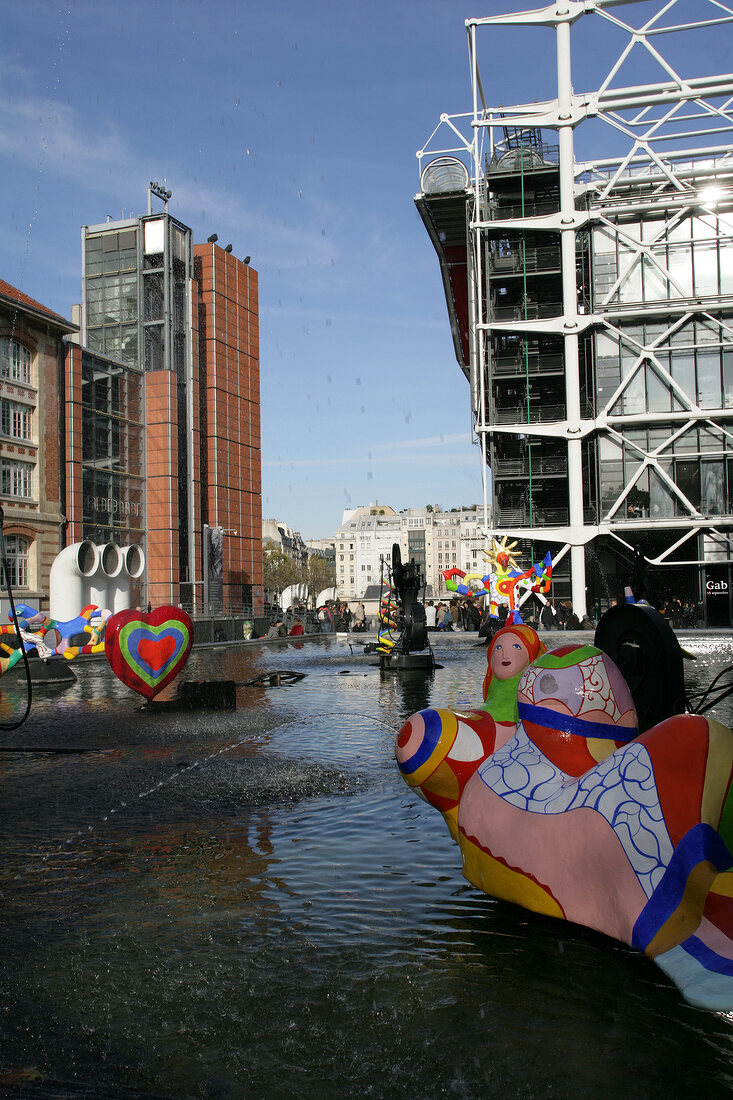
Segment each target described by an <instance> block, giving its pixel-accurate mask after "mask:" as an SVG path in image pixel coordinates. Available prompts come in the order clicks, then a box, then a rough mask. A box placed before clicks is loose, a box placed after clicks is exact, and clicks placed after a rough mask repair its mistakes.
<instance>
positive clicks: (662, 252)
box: [416, 0, 733, 615]
mask: <svg viewBox="0 0 733 1100" xmlns="http://www.w3.org/2000/svg"><path fill="white" fill-rule="evenodd" d="M652 6H653V7H654V11H653V12H652V14H651V15H650V14H649V12H650V4H649V3H648V2H647V3H640V2H637V0H559V2H558V3H556V4H552V5H548V6H547V7H545V8H541V9H537V10H533V11H524V12H515V13H509V14H505V15H496V16H490V17H487V18H482V19H469V20H467V21H466V30H467V36H468V53H469V65H470V74H471V88H472V109H471V111H469V112H466V113H463V114H458V115H451V116H448V115H442V116H441V119H440V122H439V124H438V126H437V127H436V129H435V130H434V131H433V133H432V134H431V136H430V138H429V139H428V142H427V143H426V145H425V146H424V147H423V148H422V149H421V150H420V151H419V152H418V154H417V156H418V162H419V166H420V169H421V189H420V192H419V194H418V195H417V196H416V202H417V204H418V208H419V209H420V212H421V214H422V216H423V219H424V221H425V224H426V226H427V227H428V230H429V232H430V234H431V237H432V239H433V243H434V244H435V247H436V250H437V251H438V253H439V255H440V257H441V267H442V269H443V276H444V284H445V287H446V296H447V298H448V304H449V309H450V311H451V319H452V322H453V328H454V341H455V344H456V352H457V356H458V358H459V362H461V365H462V367H463V369H464V371H465V373H466V374H467V377H468V378H469V381H470V393H471V410H472V417H473V423H474V429H475V433H476V437H477V441H478V443H479V445H480V448H481V453H482V457H483V459H484V468H486V466H487V465H488V466H489V467H490V468H491V470H492V478H491V496H492V504H493V511H492V517H491V530H492V531H496V530H499V531H502V530H503V531H509V530H511V531H512V533H513V534H515V535H517V536H519V537H531V536H534V537H536V538H537V537H541V538H542V540H543V541H548V542H554V543H555V544H556V545H559V546H560V547H562V553H563V555H564V554H565V553H567V552H568V550H569V554H570V561H571V566H570V576H571V584H572V602H573V606H574V608H575V610H576V612H577V613H578V614H579V615H581V614H584V613H585V610H586V576H585V547H586V545H587V544H588V543H590V542H591V541H592V540H593V539H595V538H596V537H597V536H598V535H602V534H605V535H608V536H611V537H612V538H614V539H616V540H618V541H619V542H620V543H623V544H624V545H626V546H633V544H634V542H635V540H636V537H637V533H638V532H640V531H643V532H647V533H648V532H650V531H653V532H654V533H655V535H657V536H659V535H660V534H662V533H666V538H667V544H666V546H665V547H664V548H663V549H661V550H660V549H659V543H658V539H657V542H656V543H655V547H656V549H655V551H654V553H653V554H650V555H649V559H650V560H652V561H654V562H655V563H656V564H659V565H662V564H668V563H671V562H672V561H673V562H674V563H675V564H676V565H679V564H685V563H686V564H694V565H704V564H705V563H706V562H709V561H715V562H718V563H720V562H728V563H730V562H733V552H732V549H731V532H732V530H733V517H732V516H731V500H733V151H732V147H733V137H732V136H731V135H732V133H733V74H731V73H726V74H718V75H707V74H700V73H691V72H690V71H689V68H690V65H689V62H688V58H689V57H691V56H692V53H691V52H689V53H688V52H687V51H686V46H685V42H686V41H688V40H689V39H690V36H696V35H697V36H705V35H707V36H710V35H711V34H714V33H715V34H725V33H726V32H725V31H724V30H722V28H726V27H729V26H730V25H731V24H733V6H731V5H729V4H725V3H722V2H721V0H667V2H664V3H662V2H660V3H658V4H656V5H652ZM538 26H543V27H549V28H552V29H553V30H554V36H555V62H556V90H557V94H556V97H555V98H554V99H551V100H546V101H544V102H527V103H523V104H518V105H514V106H509V107H507V106H492V105H491V104H490V103H489V102H488V101H487V98H486V93H485V88H484V83H483V81H482V78H481V73H480V67H479V45H482V46H483V45H487V46H488V47H489V49H490V50H491V52H492V53H495V52H496V50H497V48H500V45H499V42H500V39H499V37H498V36H499V35H500V33H501V30H502V28H514V29H515V30H516V29H517V28H530V27H538ZM589 32H590V34H589ZM571 34H572V35H573V36H575V35H576V34H582V35H585V36H586V37H585V39H584V41H585V44H586V48H587V45H588V42H592V37H593V35H594V34H595V35H612V36H613V38H614V41H618V43H619V47H618V53H617V55H616V57H615V60H614V61H613V62H612V64H610V66H609V68H608V70H607V71H605V72H603V73H601V74H600V83H599V86H598V88H597V89H596V90H595V91H587V92H581V93H576V92H575V91H574V89H573V85H572V80H571V52H572V51H571V44H572V43H571ZM706 41H707V40H706ZM685 66H686V67H687V68H686V71H682V72H680V71H678V70H679V69H685ZM629 70H630V71H632V72H633V74H634V75H635V76H637V75H638V74H639V73H640V72H642V74H643V76H644V79H645V82H644V83H641V84H640V83H634V84H633V85H625V84H624V83H623V81H624V76H625V73H626V72H627V71H629ZM553 135H555V137H554V142H553V143H552V144H551V139H552V136H553ZM579 149H582V150H583V151H585V159H578V158H577V157H576V151H577V150H579ZM598 151H600V152H602V153H603V154H604V155H603V156H600V157H599V156H595V155H593V154H594V153H596V152H598ZM606 154H608V155H606ZM451 162H452V163H454V164H455V162H461V163H462V164H463V165H464V166H465V168H466V169H467V176H468V179H467V180H466V181H465V183H464V184H463V194H462V196H458V197H460V198H462V202H463V205H462V207H461V208H460V209H462V210H463V212H464V217H465V222H466V238H465V241H466V247H465V283H466V290H465V299H466V307H465V308H466V315H467V325H466V330H465V332H463V331H462V329H461V300H462V297H461V296H462V290H461V287H462V285H463V284H462V281H461V280H462V278H463V276H462V275H461V272H460V265H459V263H458V261H457V259H456V251H455V249H453V251H451V248H450V247H449V244H446V241H447V240H448V241H450V239H451V232H454V233H456V232H457V229H456V226H457V225H458V218H459V213H460V210H459V206H458V205H457V204H456V202H453V205H451V202H452V200H453V199H456V198H457V196H456V194H452V193H451V190H450V188H451V184H450V183H447V184H445V185H444V186H442V188H441V187H438V188H437V190H434V189H433V188H434V186H435V185H434V183H433V181H432V179H431V180H428V176H427V172H428V170H429V169H430V168H431V166H433V165H435V164H436V163H441V164H442V163H444V164H445V165H447V166H448V168H450V164H451ZM517 181H519V183H518V182H517ZM453 186H454V192H455V190H456V185H453ZM446 234H447V235H446ZM456 239H457V238H456ZM530 349H531V353H530ZM538 387H544V393H542V394H541V400H540V401H539V402H538V400H537V394H538ZM522 391H523V392H522ZM548 395H549V396H548ZM542 399H544V403H543V400H542ZM533 454H534V456H535V457H534V459H533V457H532V455H533ZM533 461H534V485H535V488H536V492H533ZM695 464H696V465H695ZM726 464H727V465H726ZM527 468H528V488H527V489H526V491H525V494H524V496H525V498H526V499H523V500H519V498H518V497H517V495H516V492H515V493H514V495H513V496H512V495H511V493H509V491H508V488H507V486H508V481H507V478H508V477H509V476H513V475H517V476H518V477H519V479H520V480H519V481H518V482H517V485H520V484H523V482H522V481H521V478H522V476H523V473H527ZM721 470H722V471H723V473H722V475H721ZM550 476H554V477H556V479H557V480H556V482H555V483H554V488H553V487H552V486H551V485H550V482H549V480H547V481H545V480H543V479H545V478H547V479H549V478H550ZM721 476H722V477H723V478H724V482H725V484H722V483H721V482H720V478H721ZM695 479H697V480H695ZM706 479H707V481H706ZM693 482H694V484H693ZM726 485H727V489H726ZM548 486H549V488H548ZM559 486H562V488H561V489H560V488H559ZM512 492H514V490H512ZM561 496H562V498H563V499H562V501H561V499H560V498H561ZM534 497H536V498H537V499H534ZM486 498H487V499H486V500H485V507H486V509H487V511H486V515H487V518H488V515H489V512H488V486H487V489H486ZM543 500H544V501H550V502H551V504H552V506H551V507H543ZM506 501H509V502H510V505H509V506H508V507H507V506H506ZM539 528H542V534H541V536H540V535H539ZM683 548H684V551H685V552H686V551H687V549H688V548H689V550H690V551H691V552H690V553H689V554H688V556H687V557H686V558H685V562H684V563H683V562H682V560H681V558H680V553H682V552H683Z"/></svg>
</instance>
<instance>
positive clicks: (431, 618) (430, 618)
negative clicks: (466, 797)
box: [425, 600, 436, 630]
mask: <svg viewBox="0 0 733 1100" xmlns="http://www.w3.org/2000/svg"><path fill="white" fill-rule="evenodd" d="M425 626H426V627H427V629H428V630H435V626H436V612H435V604H434V603H433V601H432V600H428V602H427V604H426V606H425Z"/></svg>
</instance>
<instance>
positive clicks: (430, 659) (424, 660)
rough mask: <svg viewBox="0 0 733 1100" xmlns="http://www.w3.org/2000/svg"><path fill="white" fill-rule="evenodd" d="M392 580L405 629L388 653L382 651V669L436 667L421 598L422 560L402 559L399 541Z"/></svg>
mask: <svg viewBox="0 0 733 1100" xmlns="http://www.w3.org/2000/svg"><path fill="white" fill-rule="evenodd" d="M392 582H393V586H394V591H395V593H396V595H397V597H398V599H399V603H400V608H401V613H402V630H401V633H400V636H399V638H398V639H397V641H396V643H395V645H394V646H393V647H392V648H391V649H390V651H389V652H388V653H380V655H379V666H380V668H383V669H398V670H402V669H426V668H427V669H433V668H435V658H434V656H433V651H432V649H431V648H430V641H429V638H428V630H427V625H426V623H425V608H424V607H423V605H422V604H421V603H420V601H419V600H418V594H419V592H420V589H421V588H422V587H423V579H422V575H421V573H420V566H419V564H418V563H417V562H416V561H415V560H414V559H413V560H412V561H410V562H404V563H403V561H402V554H401V552H400V547H399V543H394V545H393V546H392Z"/></svg>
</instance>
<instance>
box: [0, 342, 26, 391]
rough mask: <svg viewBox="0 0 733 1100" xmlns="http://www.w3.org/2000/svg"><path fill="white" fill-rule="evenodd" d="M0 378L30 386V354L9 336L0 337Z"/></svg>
mask: <svg viewBox="0 0 733 1100" xmlns="http://www.w3.org/2000/svg"><path fill="white" fill-rule="evenodd" d="M0 378H11V379H12V380H13V381H14V382H25V383H26V385H30V384H31V353H30V351H29V350H28V348H27V347H25V346H24V345H23V344H19V343H18V341H17V340H11V339H10V337H9V336H3V337H0Z"/></svg>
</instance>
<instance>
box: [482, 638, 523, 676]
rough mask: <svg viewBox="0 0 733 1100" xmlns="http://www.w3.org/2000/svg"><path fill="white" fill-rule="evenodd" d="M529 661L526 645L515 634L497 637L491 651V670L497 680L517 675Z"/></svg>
mask: <svg viewBox="0 0 733 1100" xmlns="http://www.w3.org/2000/svg"><path fill="white" fill-rule="evenodd" d="M529 662H530V656H529V653H528V651H527V647H526V646H525V645H524V644H523V643H522V642H520V641H519V639H518V638H517V636H516V635H515V634H507V637H506V638H505V639H504V638H501V639H498V640H497V641H496V642H495V643H494V646H493V649H492V651H491V671H492V672H493V673H494V676H496V678H497V680H510V679H511V678H512V676H518V675H519V673H520V672H521V671H522V669H523V668H526V667H527V665H528V664H529Z"/></svg>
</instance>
